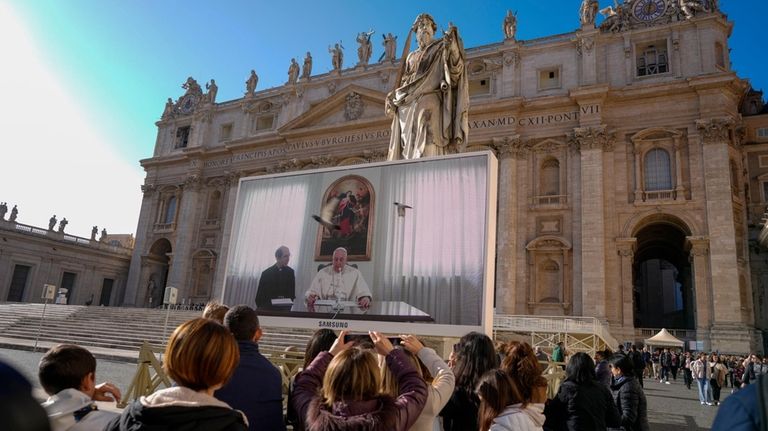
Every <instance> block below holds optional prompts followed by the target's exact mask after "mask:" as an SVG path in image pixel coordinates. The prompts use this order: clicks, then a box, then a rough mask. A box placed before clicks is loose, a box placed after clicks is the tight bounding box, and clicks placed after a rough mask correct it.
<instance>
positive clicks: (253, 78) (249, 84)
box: [245, 69, 259, 96]
mask: <svg viewBox="0 0 768 431" xmlns="http://www.w3.org/2000/svg"><path fill="white" fill-rule="evenodd" d="M258 83H259V75H257V74H256V71H255V70H253V69H251V74H250V76H248V80H247V81H245V95H246V96H253V93H254V92H255V91H256V85H257V84H258Z"/></svg>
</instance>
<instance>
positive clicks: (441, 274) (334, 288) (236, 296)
mask: <svg viewBox="0 0 768 431" xmlns="http://www.w3.org/2000/svg"><path fill="white" fill-rule="evenodd" d="M496 190H497V160H496V158H495V157H494V155H493V154H492V153H490V152H474V153H466V154H457V155H451V156H442V157H434V158H424V159H417V160H407V161H396V162H380V163H371V164H364V165H352V166H343V167H341V166H340V167H334V168H327V169H316V170H307V171H298V172H291V173H285V174H275V175H264V176H257V177H249V178H243V179H241V180H240V185H239V189H238V194H237V200H236V204H235V211H234V218H233V222H232V231H231V239H230V242H229V243H230V246H229V248H228V250H227V273H226V276H225V286H224V291H223V298H222V299H223V301H224V302H225V303H227V304H248V305H251V306H256V302H255V301H256V297H257V294H258V290H259V289H260V278H261V276H262V271H264V270H266V269H267V268H269V267H271V266H272V265H275V263H276V257H275V252H276V250H277V249H278V248H279V247H280V246H282V245H284V246H286V247H288V248H289V249H290V261H289V263H288V266H289V267H290V268H292V269H293V271H294V278H295V285H294V286H292V288H291V289H290V290H288V289H287V288H286V287H285V285H284V284H285V277H283V276H284V275H285V273H284V272H283V271H284V269H280V270H279V272H280V274H281V275H275V274H276V271H275V270H276V269H277V268H273V269H272V271H271V272H270V273H269V274H270V275H265V276H264V281H266V280H272V282H270V283H265V282H263V283H261V285H262V287H261V289H263V291H262V295H261V301H262V303H261V305H259V306H258V311H259V315H260V319H261V322H262V324H263V325H267V326H277V327H301V328H332V329H347V330H352V331H367V330H378V331H383V332H387V333H418V334H423V335H443V336H460V335H463V334H465V333H467V332H469V331H482V332H486V333H490V331H491V327H492V319H493V308H492V307H493V280H494V259H495V236H496ZM313 216H314V217H313ZM317 219H320V220H321V221H323V223H322V224H321V223H320V222H318V220H317ZM339 247H343V248H345V249H346V250H347V264H346V266H343V267H342V266H341V265H340V262H339V263H338V264H337V265H336V266H334V265H332V264H331V260H332V256H333V255H334V250H337V249H338V248H339ZM338 254H339V255H341V254H343V253H340V252H339V253H338ZM328 264H331V265H329V266H326V265H328ZM321 272H322V274H321ZM276 277H278V278H276ZM279 277H283V278H279ZM360 277H362V280H363V281H364V282H365V286H363V285H359V283H360V280H359V278H360ZM278 279H279V280H282V281H275V280H278ZM313 283H314V284H313ZM322 283H326V284H325V285H324V286H322ZM310 286H314V287H313V291H317V292H318V295H317V296H316V297H315V299H316V301H314V302H311V301H310V302H308V301H307V300H306V294H307V291H308V290H309V289H310ZM319 286H321V287H322V288H321V287H319ZM364 287H367V289H368V290H367V292H368V293H369V295H370V304H369V305H368V306H367V307H366V306H360V305H359V303H358V298H357V297H356V296H355V295H359V294H360V293H359V292H360V291H365V290H364V289H363V288H364ZM321 292H322V293H321ZM355 292H357V293H355ZM267 293H268V294H269V295H267V296H269V298H268V302H266V303H265V302H263V301H264V297H265V295H266V294H267ZM292 298H293V300H292Z"/></svg>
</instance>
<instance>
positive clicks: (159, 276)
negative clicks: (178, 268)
mask: <svg viewBox="0 0 768 431" xmlns="http://www.w3.org/2000/svg"><path fill="white" fill-rule="evenodd" d="M171 251H172V248H171V243H170V241H168V240H167V239H165V238H161V239H159V240H157V241H155V243H154V244H152V247H150V249H149V254H148V255H147V256H146V259H145V262H146V264H145V267H144V270H143V271H145V272H146V273H147V274H148V276H147V287H146V306H147V307H150V308H155V307H159V306H160V305H162V303H163V293H164V292H165V283H166V281H167V279H168V268H169V266H170V261H171V259H170V257H169V256H170V254H171Z"/></svg>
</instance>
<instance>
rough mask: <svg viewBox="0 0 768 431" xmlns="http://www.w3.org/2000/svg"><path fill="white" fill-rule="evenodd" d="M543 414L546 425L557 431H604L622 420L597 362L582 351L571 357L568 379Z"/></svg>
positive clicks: (567, 373) (567, 369) (568, 366)
mask: <svg viewBox="0 0 768 431" xmlns="http://www.w3.org/2000/svg"><path fill="white" fill-rule="evenodd" d="M544 415H545V416H546V417H547V423H546V426H547V428H548V429H552V430H556V431H560V430H568V431H579V430H593V431H605V430H606V429H608V428H609V427H611V428H613V427H618V426H619V425H620V422H621V416H619V411H618V410H617V409H616V405H615V404H614V403H613V397H612V396H611V391H610V390H608V387H607V386H605V385H604V384H602V383H600V382H599V381H598V380H597V376H596V374H595V362H594V361H593V360H592V358H590V357H589V355H587V354H586V353H583V352H578V353H575V354H574V355H573V356H571V358H570V360H569V361H568V365H566V367H565V380H564V381H563V383H562V384H561V385H560V388H559V389H558V391H557V395H556V396H555V398H553V399H552V401H550V402H549V403H548V404H547V407H546V408H545V409H544Z"/></svg>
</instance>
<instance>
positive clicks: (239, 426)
mask: <svg viewBox="0 0 768 431" xmlns="http://www.w3.org/2000/svg"><path fill="white" fill-rule="evenodd" d="M247 429H248V426H247V423H246V419H245V416H244V415H243V414H242V412H240V411H238V410H233V409H232V408H231V407H229V405H228V404H227V403H225V402H222V401H219V400H217V399H216V398H214V397H212V396H210V395H207V394H203V393H200V392H196V391H193V390H192V389H189V388H185V387H180V386H177V387H172V388H168V389H163V390H160V391H157V392H155V393H154V394H152V395H149V396H147V397H141V398H139V399H138V400H137V401H134V402H133V403H131V404H130V405H129V406H128V407H126V408H125V410H124V411H123V414H122V415H120V416H119V417H117V418H115V419H113V420H112V421H111V422H110V423H109V424H108V425H107V428H106V429H105V431H139V430H152V431H164V430H174V431H246V430H247Z"/></svg>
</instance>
